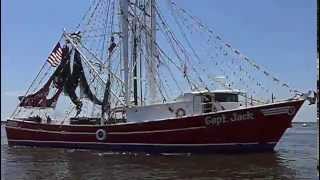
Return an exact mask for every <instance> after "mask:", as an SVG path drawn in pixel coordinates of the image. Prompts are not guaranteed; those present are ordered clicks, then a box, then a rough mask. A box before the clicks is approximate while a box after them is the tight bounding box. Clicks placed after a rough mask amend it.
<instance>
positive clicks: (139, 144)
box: [8, 139, 277, 147]
mask: <svg viewBox="0 0 320 180" xmlns="http://www.w3.org/2000/svg"><path fill="white" fill-rule="evenodd" d="M8 142H26V143H27V142H28V143H57V144H59V143H60V144H99V145H134V146H146V145H147V146H188V147H191V146H236V145H258V144H261V143H259V142H253V143H208V144H152V143H104V142H74V141H39V140H19V139H10V140H8ZM265 144H277V142H266V143H265Z"/></svg>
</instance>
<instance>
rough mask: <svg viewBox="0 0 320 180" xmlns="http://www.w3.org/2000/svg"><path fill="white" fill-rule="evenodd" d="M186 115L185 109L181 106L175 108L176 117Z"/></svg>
mask: <svg viewBox="0 0 320 180" xmlns="http://www.w3.org/2000/svg"><path fill="white" fill-rule="evenodd" d="M185 115H186V111H185V110H184V109H183V108H179V109H177V110H176V116H177V117H182V116H185Z"/></svg>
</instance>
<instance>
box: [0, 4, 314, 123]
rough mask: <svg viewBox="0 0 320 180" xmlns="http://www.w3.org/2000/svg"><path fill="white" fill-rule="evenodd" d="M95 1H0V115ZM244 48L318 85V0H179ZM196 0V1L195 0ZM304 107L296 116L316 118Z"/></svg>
mask: <svg viewBox="0 0 320 180" xmlns="http://www.w3.org/2000/svg"><path fill="white" fill-rule="evenodd" d="M90 2H91V1H88V0H87V1H79V0H68V1H65V0H55V1H43V0H29V1H21V0H19V1H18V0H4V1H1V3H2V4H1V8H2V9H1V119H2V120H3V119H5V118H6V117H8V116H9V115H10V113H12V111H13V110H14V108H15V106H16V105H17V103H18V100H17V96H19V95H23V94H24V92H25V91H26V89H27V88H28V86H29V85H30V83H31V82H32V80H33V78H34V77H35V76H36V74H37V72H38V71H39V70H40V68H41V66H42V64H43V62H44V61H45V60H46V58H47V56H48V54H49V53H50V51H51V50H52V48H53V47H54V45H55V43H56V42H57V40H58V39H59V37H60V36H61V33H62V30H63V28H66V29H70V28H72V27H75V26H76V25H77V24H78V23H79V22H80V21H81V18H82V16H83V15H84V13H85V12H86V10H87V9H88V8H89V5H90ZM175 2H176V3H177V4H178V5H179V6H181V7H182V8H184V9H187V10H188V11H189V12H191V13H192V14H193V15H194V16H197V17H198V18H200V19H201V20H202V21H203V22H204V23H205V24H207V25H209V27H212V28H214V29H215V30H216V31H218V32H220V34H222V35H223V37H224V39H225V40H227V41H228V42H232V45H233V46H234V47H236V48H237V49H239V50H240V51H241V52H242V53H244V54H246V55H248V56H249V57H251V58H253V59H255V61H256V62H257V63H258V64H260V65H263V66H264V67H267V68H268V69H269V70H271V71H272V72H273V73H274V74H275V75H277V76H278V77H280V79H282V80H285V81H286V82H288V83H290V84H291V85H293V86H294V87H295V88H297V89H300V90H302V91H305V92H306V91H308V90H315V88H316V65H315V64H316V1H315V0H308V1H301V0H281V1H279V0H263V1H257V0H242V1H235V0H224V1H221V0H199V1H192V0H189V1H187V0H175ZM195 2H197V3H195ZM315 112H316V107H315V105H313V106H308V104H307V103H305V105H304V106H303V107H302V109H301V110H300V111H299V113H298V115H297V116H296V118H295V120H294V121H315V119H316V118H315V116H316V115H315V114H316V113H315Z"/></svg>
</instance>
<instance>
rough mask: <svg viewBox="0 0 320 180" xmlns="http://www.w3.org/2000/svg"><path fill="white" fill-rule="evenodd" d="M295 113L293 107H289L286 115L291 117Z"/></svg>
mask: <svg viewBox="0 0 320 180" xmlns="http://www.w3.org/2000/svg"><path fill="white" fill-rule="evenodd" d="M295 112H296V108H294V107H293V106H291V107H289V109H288V115H290V116H292V115H294V113H295Z"/></svg>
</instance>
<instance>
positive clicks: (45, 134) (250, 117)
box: [6, 100, 304, 152]
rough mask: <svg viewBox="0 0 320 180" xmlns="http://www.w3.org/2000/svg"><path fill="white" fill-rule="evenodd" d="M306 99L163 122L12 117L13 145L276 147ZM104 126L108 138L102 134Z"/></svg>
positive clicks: (10, 136) (9, 124) (138, 148)
mask: <svg viewBox="0 0 320 180" xmlns="http://www.w3.org/2000/svg"><path fill="white" fill-rule="evenodd" d="M303 102H304V100H297V101H289V102H283V103H276V104H270V105H264V106H257V107H251V108H246V109H238V110H232V111H224V112H218V113H208V114H203V115H198V116H191V117H183V118H176V119H167V120H159V121H149V122H139V123H124V124H115V125H106V126H94V125H55V124H42V123H34V122H29V121H21V120H10V119H9V120H8V121H7V124H6V132H7V138H8V143H9V145H31V146H50V147H70V148H93V149H105V150H116V151H118V150H119V151H150V152H151V151H153V152H214V151H223V152H227V151H234V150H235V151H247V150H250V151H261V150H263V151H265V150H273V148H274V146H275V145H276V143H277V142H278V141H279V140H280V138H281V136H282V135H283V133H284V132H285V130H286V129H287V128H289V127H291V121H292V120H293V118H294V116H295V114H296V113H297V111H298V110H299V109H300V107H301V105H302V104H303ZM99 129H103V130H104V131H105V132H106V136H105V139H104V137H103V136H102V139H103V140H98V139H97V137H96V132H97V131H98V130H99Z"/></svg>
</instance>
